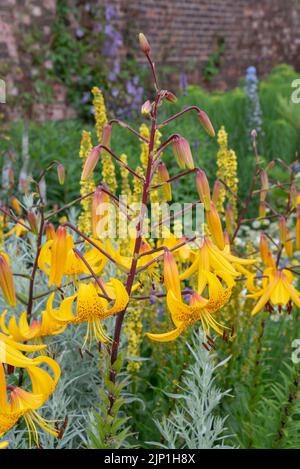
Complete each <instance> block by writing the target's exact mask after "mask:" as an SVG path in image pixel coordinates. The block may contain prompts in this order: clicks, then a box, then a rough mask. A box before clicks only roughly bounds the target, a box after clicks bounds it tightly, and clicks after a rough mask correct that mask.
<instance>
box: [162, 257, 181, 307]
mask: <svg viewBox="0 0 300 469" xmlns="http://www.w3.org/2000/svg"><path fill="white" fill-rule="evenodd" d="M164 283H165V287H166V289H167V291H169V290H172V292H173V293H174V295H175V296H176V298H178V299H180V298H181V290H180V280H179V273H178V267H177V264H176V261H175V259H174V257H173V255H172V253H171V252H170V251H167V252H165V253H164Z"/></svg>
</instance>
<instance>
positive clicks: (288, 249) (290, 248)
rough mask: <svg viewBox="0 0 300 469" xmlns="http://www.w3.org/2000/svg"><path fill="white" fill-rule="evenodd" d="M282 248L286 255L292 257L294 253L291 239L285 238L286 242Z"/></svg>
mask: <svg viewBox="0 0 300 469" xmlns="http://www.w3.org/2000/svg"><path fill="white" fill-rule="evenodd" d="M288 236H289V234H288ZM284 250H285V253H286V255H287V256H288V257H293V253H294V250H293V240H292V239H291V238H289V239H287V240H286V242H285V243H284Z"/></svg>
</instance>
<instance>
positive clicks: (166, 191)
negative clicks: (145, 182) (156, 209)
mask: <svg viewBox="0 0 300 469" xmlns="http://www.w3.org/2000/svg"><path fill="white" fill-rule="evenodd" d="M157 174H158V178H159V181H160V182H161V183H164V184H163V186H161V190H162V192H163V197H164V199H165V200H166V201H167V202H170V201H171V200H172V191H171V184H170V183H169V182H166V181H168V180H169V179H170V176H169V172H168V170H167V167H166V165H165V163H163V162H162V161H160V163H159V164H158V168H157Z"/></svg>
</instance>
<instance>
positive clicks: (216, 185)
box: [212, 179, 222, 205]
mask: <svg viewBox="0 0 300 469" xmlns="http://www.w3.org/2000/svg"><path fill="white" fill-rule="evenodd" d="M221 188H222V183H221V181H220V179H216V182H215V183H214V187H213V193H212V201H213V203H214V204H215V205H217V203H218V201H219V197H220V193H221Z"/></svg>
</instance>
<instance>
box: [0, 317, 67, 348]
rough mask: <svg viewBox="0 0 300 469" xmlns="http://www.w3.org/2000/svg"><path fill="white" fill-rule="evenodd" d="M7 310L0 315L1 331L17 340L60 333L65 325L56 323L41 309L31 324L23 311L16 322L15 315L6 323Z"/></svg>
mask: <svg viewBox="0 0 300 469" xmlns="http://www.w3.org/2000/svg"><path fill="white" fill-rule="evenodd" d="M6 314H7V310H5V311H4V312H3V314H2V315H1V316H0V327H1V329H2V331H3V332H4V333H5V334H7V335H9V336H10V337H12V338H13V339H14V340H16V341H17V342H27V341H28V340H32V339H37V338H40V337H45V336H48V335H57V334H61V333H62V332H63V331H64V330H65V328H66V326H62V325H61V324H57V323H56V322H55V321H53V319H52V317H51V316H50V315H49V313H48V312H47V311H43V312H42V314H41V319H36V318H34V319H33V320H32V321H31V324H28V321H27V312H26V311H24V312H23V313H22V314H21V316H20V319H19V324H17V321H16V318H15V316H13V317H11V318H10V320H9V322H8V325H7V326H6V324H5V318H6Z"/></svg>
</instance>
